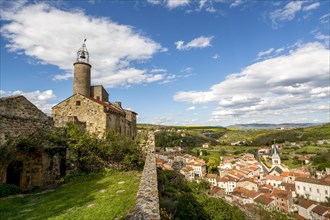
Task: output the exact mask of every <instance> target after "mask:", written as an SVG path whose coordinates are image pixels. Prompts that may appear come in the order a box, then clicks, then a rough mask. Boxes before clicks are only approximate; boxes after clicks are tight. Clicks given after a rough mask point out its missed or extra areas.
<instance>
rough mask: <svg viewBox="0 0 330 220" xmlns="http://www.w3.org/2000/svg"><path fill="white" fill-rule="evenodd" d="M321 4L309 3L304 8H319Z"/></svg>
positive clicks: (308, 9) (304, 9) (305, 9)
mask: <svg viewBox="0 0 330 220" xmlns="http://www.w3.org/2000/svg"><path fill="white" fill-rule="evenodd" d="M319 6H320V3H319V2H315V3H313V4H310V5H307V6H305V7H304V8H303V11H310V10H314V9H316V8H318V7H319Z"/></svg>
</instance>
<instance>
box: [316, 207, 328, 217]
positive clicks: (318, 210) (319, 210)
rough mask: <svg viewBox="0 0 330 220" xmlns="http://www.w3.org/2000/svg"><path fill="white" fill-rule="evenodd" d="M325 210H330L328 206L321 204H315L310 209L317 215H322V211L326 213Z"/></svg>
mask: <svg viewBox="0 0 330 220" xmlns="http://www.w3.org/2000/svg"><path fill="white" fill-rule="evenodd" d="M327 211H330V208H328V207H325V206H323V205H317V206H315V207H314V208H313V209H312V212H315V213H317V214H319V215H321V216H322V215H323V214H324V213H326V212H327Z"/></svg>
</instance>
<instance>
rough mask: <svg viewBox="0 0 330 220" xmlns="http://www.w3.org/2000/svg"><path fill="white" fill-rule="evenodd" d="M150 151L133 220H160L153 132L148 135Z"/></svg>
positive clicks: (137, 196)
mask: <svg viewBox="0 0 330 220" xmlns="http://www.w3.org/2000/svg"><path fill="white" fill-rule="evenodd" d="M148 136H149V140H148V145H149V147H148V149H147V151H148V152H147V158H146V162H145V165H144V169H143V173H142V178H141V182H140V186H139V190H138V193H137V195H136V201H135V210H134V213H133V214H132V216H131V219H132V220H135V219H139V220H142V219H145V220H147V219H148V220H149V219H152V220H158V219H160V214H159V198H158V183H157V168H156V158H155V155H154V152H155V141H154V139H155V137H154V134H153V133H152V132H151V133H149V134H148Z"/></svg>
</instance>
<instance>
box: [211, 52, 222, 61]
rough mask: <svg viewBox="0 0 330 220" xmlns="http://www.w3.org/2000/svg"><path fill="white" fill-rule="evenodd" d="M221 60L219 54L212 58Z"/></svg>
mask: <svg viewBox="0 0 330 220" xmlns="http://www.w3.org/2000/svg"><path fill="white" fill-rule="evenodd" d="M219 58H220V55H219V54H217V53H215V54H214V55H213V56H212V59H215V60H217V59H219Z"/></svg>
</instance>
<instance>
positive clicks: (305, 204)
mask: <svg viewBox="0 0 330 220" xmlns="http://www.w3.org/2000/svg"><path fill="white" fill-rule="evenodd" d="M313 204H314V203H313V202H311V201H309V200H305V199H303V200H301V201H300V202H299V204H298V205H299V206H301V207H303V208H305V209H308V208H309V207H311V206H312V205H313Z"/></svg>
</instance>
